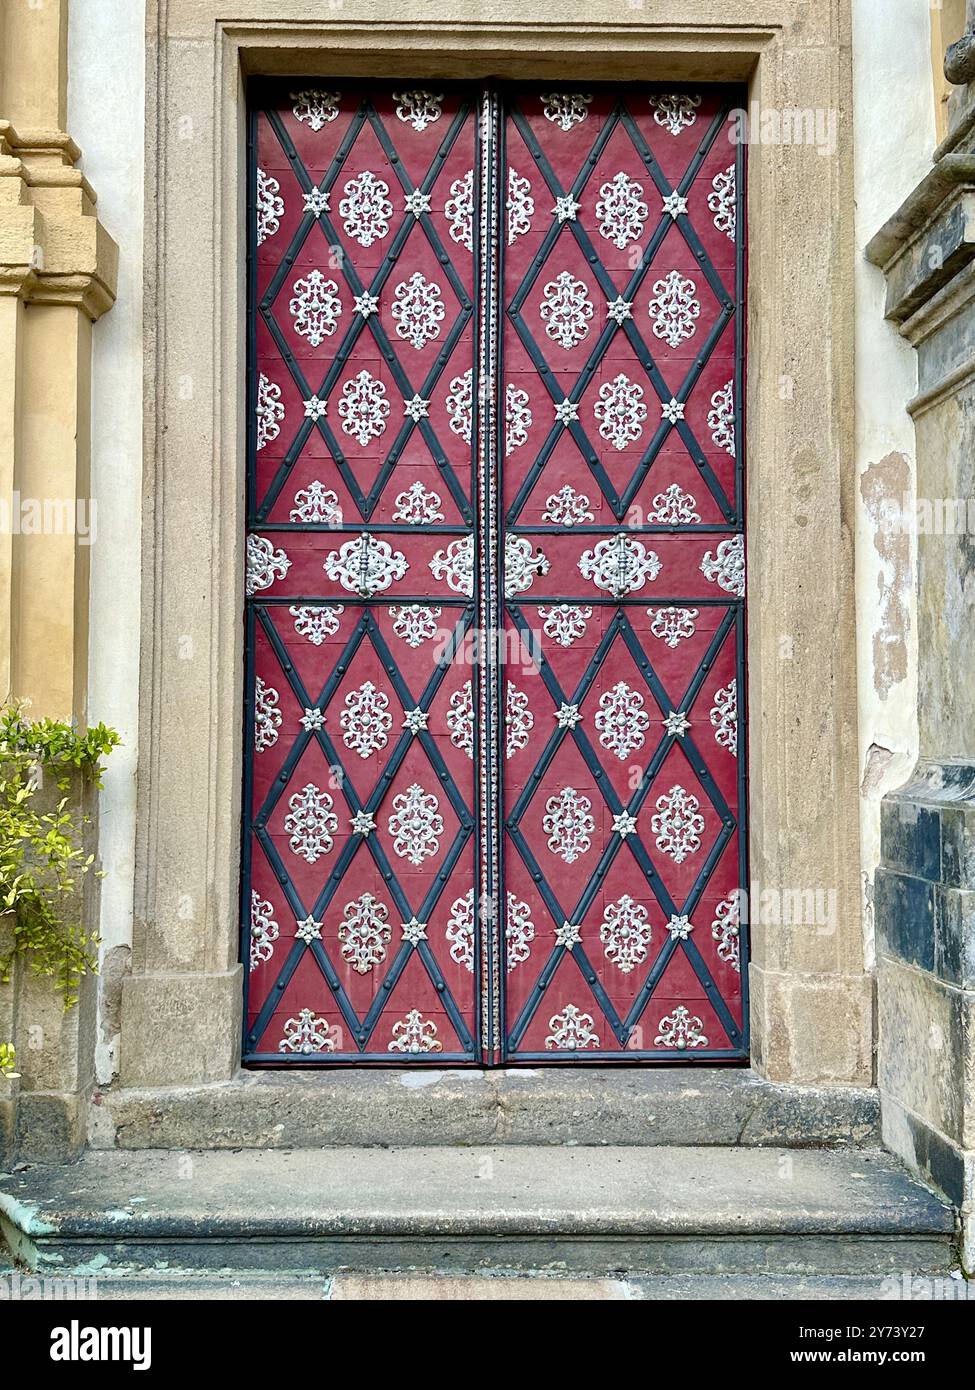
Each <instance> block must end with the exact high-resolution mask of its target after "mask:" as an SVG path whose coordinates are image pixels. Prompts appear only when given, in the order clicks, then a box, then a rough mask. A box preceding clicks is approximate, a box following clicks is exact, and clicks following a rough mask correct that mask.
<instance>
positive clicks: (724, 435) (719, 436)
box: [708, 380, 735, 457]
mask: <svg viewBox="0 0 975 1390" xmlns="http://www.w3.org/2000/svg"><path fill="white" fill-rule="evenodd" d="M734 392H735V383H734V381H733V380H732V381H729V382H728V385H727V386H722V388H721V390H720V391H715V393H714V395H713V396H712V397H711V409H710V410H709V411H708V429H709V430H710V431H711V440H712V442H713V444H714V446H715V448H716V449H724V450H725V452H726V453H728V454H731V455H732V457H733V456H734V452H735V394H734Z"/></svg>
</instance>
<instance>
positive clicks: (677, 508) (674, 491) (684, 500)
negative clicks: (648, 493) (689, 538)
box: [647, 483, 701, 526]
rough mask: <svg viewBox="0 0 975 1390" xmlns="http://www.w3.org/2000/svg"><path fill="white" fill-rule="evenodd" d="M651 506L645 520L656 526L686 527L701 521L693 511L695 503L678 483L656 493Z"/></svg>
mask: <svg viewBox="0 0 975 1390" xmlns="http://www.w3.org/2000/svg"><path fill="white" fill-rule="evenodd" d="M651 506H652V511H651V512H650V513H649V514H648V516H647V520H648V521H652V522H656V523H657V525H658V526H687V525H690V524H691V523H693V522H695V521H700V520H701V518H700V517H699V516H698V514H697V512H696V511H695V510H694V508H695V507H696V506H697V503H696V502H695V500H694V498H693V497H692V496H691V494H690V493H689V492H685V491H684V489H683V488H682V487H681V486H680V484H679V483H671V484H670V486H669V487H668V488H666V489H665V490H664V491H663V492H658V493H657V495H656V497H654V499H653V502H652V504H651Z"/></svg>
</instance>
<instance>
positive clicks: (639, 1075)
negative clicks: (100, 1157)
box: [89, 1067, 879, 1149]
mask: <svg viewBox="0 0 975 1390" xmlns="http://www.w3.org/2000/svg"><path fill="white" fill-rule="evenodd" d="M878 1123H879V1113H878V1099H877V1093H876V1092H875V1091H872V1090H868V1089H865V1088H858V1087H852V1086H830V1087H814V1086H783V1085H775V1084H773V1083H772V1082H769V1081H766V1080H764V1079H763V1078H761V1077H758V1076H756V1075H755V1074H754V1072H751V1071H748V1070H744V1069H741V1070H739V1069H731V1068H716V1067H715V1068H707V1069H704V1068H702V1069H697V1068H695V1069H694V1070H693V1071H692V1070H690V1069H687V1070H684V1069H667V1070H661V1069H654V1070H651V1069H648V1068H637V1067H632V1068H631V1067H622V1068H611V1067H596V1068H589V1067H585V1068H583V1067H569V1068H558V1067H552V1068H548V1069H538V1070H514V1069H513V1070H511V1071H462V1070H456V1071H434V1070H419V1069H415V1070H406V1069H398V1070H397V1069H382V1070H374V1071H367V1070H361V1069H360V1070H346V1071H339V1070H335V1071H328V1070H324V1069H316V1070H315V1071H313V1072H304V1073H302V1072H295V1071H290V1070H289V1071H287V1072H268V1071H262V1072H241V1073H239V1074H238V1075H237V1077H236V1078H235V1079H234V1080H233V1081H232V1082H230V1083H228V1084H227V1085H223V1086H198V1087H188V1088H178V1087H177V1088H172V1089H159V1090H134V1089H130V1088H125V1087H122V1088H119V1089H109V1090H105V1091H102V1092H100V1093H96V1095H95V1097H94V1103H93V1105H92V1109H91V1120H90V1126H89V1129H90V1137H91V1143H92V1145H93V1146H94V1147H96V1148H120V1149H145V1148H164V1149H165V1148H190V1149H193V1148H207V1149H238V1148H292V1147H293V1148H304V1147H324V1146H335V1145H344V1144H355V1145H362V1146H371V1145H377V1146H384V1145H391V1144H424V1145H439V1144H453V1145H458V1144H459V1145H477V1144H499V1143H502V1144H585V1145H597V1144H598V1145H602V1144H646V1145H658V1146H660V1145H677V1144H684V1145H687V1144H690V1145H760V1144H779V1145H786V1146H790V1147H797V1148H803V1147H810V1146H821V1145H854V1146H855V1145H864V1144H874V1143H876V1142H877V1141H878Z"/></svg>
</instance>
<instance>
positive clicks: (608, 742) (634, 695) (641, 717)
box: [595, 681, 650, 762]
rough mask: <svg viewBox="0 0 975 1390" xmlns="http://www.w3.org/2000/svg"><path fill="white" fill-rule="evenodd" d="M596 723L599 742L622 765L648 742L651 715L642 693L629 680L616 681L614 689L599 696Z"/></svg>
mask: <svg viewBox="0 0 975 1390" xmlns="http://www.w3.org/2000/svg"><path fill="white" fill-rule="evenodd" d="M595 724H596V728H597V730H598V732H599V742H600V743H601V744H602V745H603V747H604V748H605V749H606V750H607V752H609V753H613V754H615V756H616V757H617V758H619V760H620V762H623V761H624V760H625V759H626V758H627V757H629V755H630V754H631V753H632V752H634V751H635V750H636V749H637V748H642V747H643V745H644V743H645V742H646V732H647V729H648V728H649V727H650V716H649V714H647V712H646V710H645V709H644V699H643V696H642V695H641V694H640V692H639V691H638V690H633V689H632V687H631V686H629V685H627V683H626V681H617V682H616V684H615V685H614V686H613V688H612V690H604V691H603V693H602V695H600V697H599V709H598V710H597V711H596V718H595Z"/></svg>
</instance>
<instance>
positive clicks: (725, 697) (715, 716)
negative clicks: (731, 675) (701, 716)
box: [711, 679, 738, 758]
mask: <svg viewBox="0 0 975 1390" xmlns="http://www.w3.org/2000/svg"><path fill="white" fill-rule="evenodd" d="M711 723H712V725H713V726H714V741H715V743H716V744H718V746H719V747H721V748H727V750H728V752H729V753H730V754H731V755H732V757H734V758H737V756H738V682H737V680H734V679H733V680H732V681H731V682H730V684H729V685H726V686H725V687H724V688H723V689H721V690H719V691H718V692H717V693H716V694H715V697H714V704H713V705H712V707H711Z"/></svg>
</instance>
